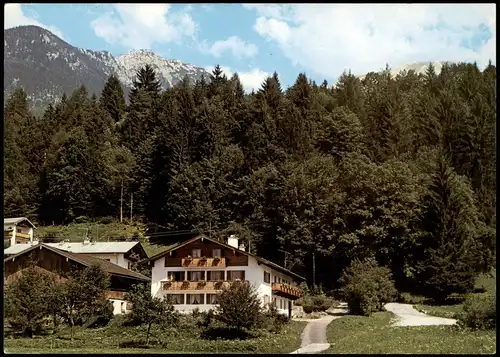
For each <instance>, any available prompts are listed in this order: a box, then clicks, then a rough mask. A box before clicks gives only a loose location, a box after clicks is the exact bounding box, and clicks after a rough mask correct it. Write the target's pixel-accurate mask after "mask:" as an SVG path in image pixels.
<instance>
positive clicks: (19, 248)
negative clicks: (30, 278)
mask: <svg viewBox="0 0 500 357" xmlns="http://www.w3.org/2000/svg"><path fill="white" fill-rule="evenodd" d="M31 247H33V244H31V243H17V244H14V245H11V246H10V247H9V248H7V249H4V250H3V254H4V255H9V254H10V255H12V254H19V253H21V252H23V251H25V250H26V249H29V248H31Z"/></svg>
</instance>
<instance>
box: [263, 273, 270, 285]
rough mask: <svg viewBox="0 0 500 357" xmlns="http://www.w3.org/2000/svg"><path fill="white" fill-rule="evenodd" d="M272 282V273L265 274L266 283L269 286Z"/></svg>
mask: <svg viewBox="0 0 500 357" xmlns="http://www.w3.org/2000/svg"><path fill="white" fill-rule="evenodd" d="M270 282H271V273H268V272H267V271H265V272H264V283H267V284H269V283H270Z"/></svg>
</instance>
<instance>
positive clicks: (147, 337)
mask: <svg viewBox="0 0 500 357" xmlns="http://www.w3.org/2000/svg"><path fill="white" fill-rule="evenodd" d="M150 330H151V324H149V325H148V332H147V334H146V346H149V331H150Z"/></svg>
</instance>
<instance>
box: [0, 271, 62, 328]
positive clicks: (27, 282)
mask: <svg viewBox="0 0 500 357" xmlns="http://www.w3.org/2000/svg"><path fill="white" fill-rule="evenodd" d="M55 286H56V283H55V281H54V279H53V277H52V276H51V275H49V274H45V273H42V272H40V271H38V270H37V269H36V268H35V265H34V262H32V263H30V265H29V266H28V268H26V269H24V270H23V271H22V274H21V275H20V277H19V278H18V279H17V280H15V281H14V282H12V283H11V284H10V285H8V286H7V288H6V290H5V295H4V296H5V301H4V308H5V318H6V320H7V322H8V323H9V324H10V326H11V327H12V329H13V330H14V331H16V332H19V333H21V334H23V335H24V336H26V337H32V336H33V334H34V333H39V332H40V331H41V330H42V329H43V327H44V322H45V320H46V319H47V318H48V317H49V315H50V309H49V307H50V306H51V305H50V304H47V302H48V300H49V297H50V296H51V290H52V289H53V288H54V287H55Z"/></svg>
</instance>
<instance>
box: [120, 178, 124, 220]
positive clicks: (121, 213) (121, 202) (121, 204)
mask: <svg viewBox="0 0 500 357" xmlns="http://www.w3.org/2000/svg"><path fill="white" fill-rule="evenodd" d="M121 222H123V179H122V193H121V196H120V223H121Z"/></svg>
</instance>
